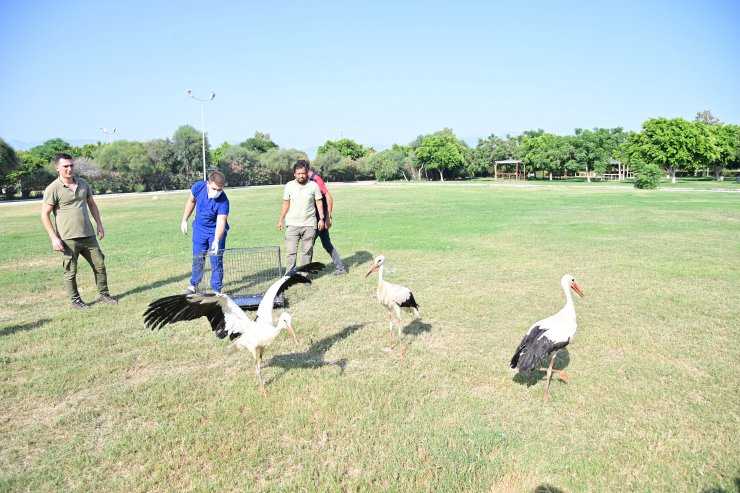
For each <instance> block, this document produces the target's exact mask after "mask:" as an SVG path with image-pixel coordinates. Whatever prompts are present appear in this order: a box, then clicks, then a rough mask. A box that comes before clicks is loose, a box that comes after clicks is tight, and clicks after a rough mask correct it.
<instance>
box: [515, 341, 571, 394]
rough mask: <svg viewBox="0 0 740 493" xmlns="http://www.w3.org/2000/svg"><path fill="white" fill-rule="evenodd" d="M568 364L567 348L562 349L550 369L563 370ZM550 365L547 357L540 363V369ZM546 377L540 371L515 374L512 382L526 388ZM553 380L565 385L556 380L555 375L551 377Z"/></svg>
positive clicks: (568, 354) (543, 372)
mask: <svg viewBox="0 0 740 493" xmlns="http://www.w3.org/2000/svg"><path fill="white" fill-rule="evenodd" d="M568 364H570V353H569V352H568V348H563V349H561V350H560V351H558V355H557V356H556V357H555V363H554V364H553V365H552V367H553V368H554V369H556V370H565V368H566V367H567V366H568ZM549 365H550V356H549V355H548V356H547V357H546V358H545V359H543V360H542V363H540V365H539V366H540V367H541V368H544V367H547V366H549ZM545 377H547V372H545V371H541V370H533V371H531V372H528V373H519V372H517V374H516V375H514V381H515V382H516V383H518V384H521V385H526V386H527V387H531V386H532V385H535V384H536V383H537V382H539V381H540V380H542V379H543V378H545ZM552 379H553V380H558V381H559V382H561V383H567V382H564V381H563V380H561V379H560V378H558V377H557V376H556V375H553V378H552Z"/></svg>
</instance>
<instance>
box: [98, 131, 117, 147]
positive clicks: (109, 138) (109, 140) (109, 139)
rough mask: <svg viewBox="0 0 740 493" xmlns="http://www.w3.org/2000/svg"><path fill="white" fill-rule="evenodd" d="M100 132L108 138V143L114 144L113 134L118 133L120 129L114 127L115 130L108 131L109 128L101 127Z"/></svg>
mask: <svg viewBox="0 0 740 493" xmlns="http://www.w3.org/2000/svg"><path fill="white" fill-rule="evenodd" d="M100 130H102V131H103V133H104V134H105V135H107V136H108V143H109V144H111V143H113V134H114V133H116V132H117V131H118V129H117V128H116V127H113V130H108V129H107V128H103V127H100Z"/></svg>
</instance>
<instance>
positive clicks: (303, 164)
mask: <svg viewBox="0 0 740 493" xmlns="http://www.w3.org/2000/svg"><path fill="white" fill-rule="evenodd" d="M298 168H303V169H305V170H306V171H308V170H309V168H310V166H309V164H308V161H306V160H305V159H299V160H298V161H296V162H295V165H294V166H293V173H295V172H296V171H298Z"/></svg>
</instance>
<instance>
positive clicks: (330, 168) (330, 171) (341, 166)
mask: <svg viewBox="0 0 740 493" xmlns="http://www.w3.org/2000/svg"><path fill="white" fill-rule="evenodd" d="M351 162H352V158H350V157H347V156H344V155H342V154H341V153H340V152H339V151H338V150H337V149H335V148H333V147H330V148H328V149H326V150H325V151H324V152H320V153H318V154H317V155H316V159H315V161H314V163H315V165H316V167H317V168H318V169H319V171H320V172H321V176H322V178H324V180H329V181H341V180H342V179H343V178H344V177H346V175H347V169H348V168H349V167H350V163H351Z"/></svg>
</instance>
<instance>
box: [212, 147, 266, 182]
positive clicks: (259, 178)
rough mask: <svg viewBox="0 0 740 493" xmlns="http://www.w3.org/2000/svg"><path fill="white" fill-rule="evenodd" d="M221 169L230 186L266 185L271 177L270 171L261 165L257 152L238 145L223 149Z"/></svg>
mask: <svg viewBox="0 0 740 493" xmlns="http://www.w3.org/2000/svg"><path fill="white" fill-rule="evenodd" d="M221 171H222V172H223V174H224V176H226V183H227V184H228V185H229V186H230V187H241V186H248V185H266V184H268V183H272V179H273V173H272V171H270V170H269V169H266V168H263V167H262V166H261V163H260V160H259V154H257V153H256V152H254V151H251V150H249V149H247V148H246V147H243V146H240V145H239V146H233V147H229V148H228V149H226V150H224V154H223V157H222V158H221Z"/></svg>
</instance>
